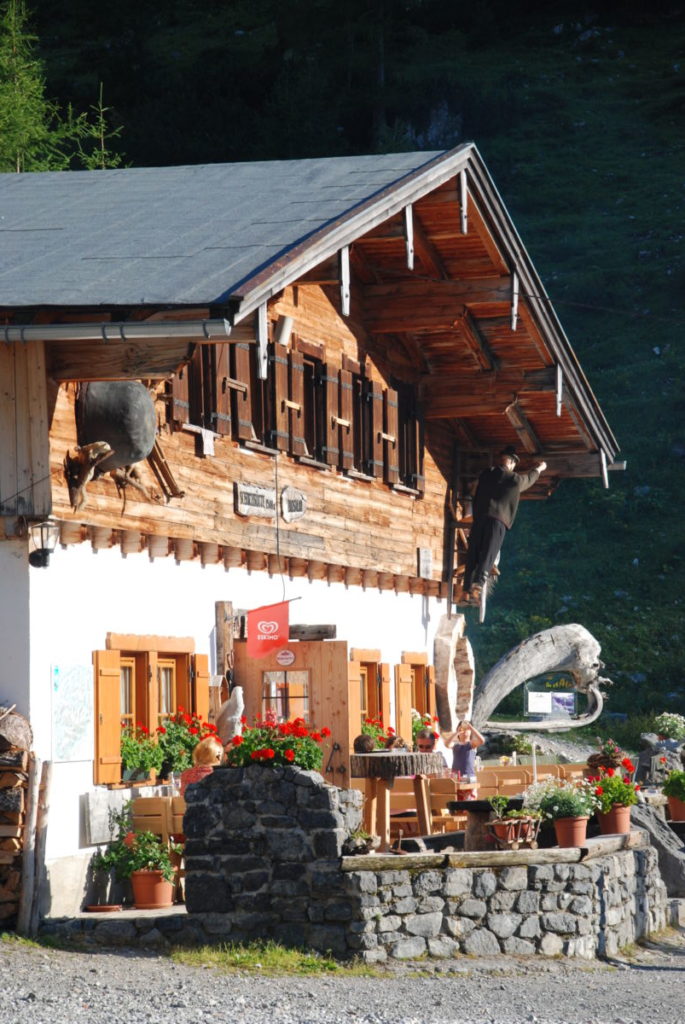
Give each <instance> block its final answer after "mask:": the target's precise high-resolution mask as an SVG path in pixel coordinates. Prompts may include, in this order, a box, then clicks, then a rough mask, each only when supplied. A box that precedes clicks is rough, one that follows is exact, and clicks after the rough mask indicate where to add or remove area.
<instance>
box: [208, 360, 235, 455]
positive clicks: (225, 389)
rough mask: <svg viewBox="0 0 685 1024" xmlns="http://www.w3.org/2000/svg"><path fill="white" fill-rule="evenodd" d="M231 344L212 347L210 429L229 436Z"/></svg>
mask: <svg viewBox="0 0 685 1024" xmlns="http://www.w3.org/2000/svg"><path fill="white" fill-rule="evenodd" d="M231 380H232V375H231V345H229V344H228V342H225V343H224V344H222V345H216V346H215V347H214V409H213V411H212V414H211V420H212V430H214V431H215V432H216V433H217V434H222V435H223V436H225V437H230V436H231V433H232V423H231V386H230V383H229V382H230V381H231Z"/></svg>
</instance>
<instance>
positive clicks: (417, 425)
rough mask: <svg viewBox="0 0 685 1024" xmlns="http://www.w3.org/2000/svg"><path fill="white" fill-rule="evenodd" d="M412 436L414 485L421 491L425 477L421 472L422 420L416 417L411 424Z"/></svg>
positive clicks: (424, 484) (422, 490) (424, 488)
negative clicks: (414, 459) (413, 442)
mask: <svg viewBox="0 0 685 1024" xmlns="http://www.w3.org/2000/svg"><path fill="white" fill-rule="evenodd" d="M412 427H413V430H414V437H415V438H416V448H415V453H416V465H415V473H414V487H415V488H416V490H417V491H421V493H422V494H423V492H424V491H425V490H426V477H425V476H424V472H423V420H422V419H421V418H420V417H417V418H416V419H415V420H414V422H413V424H412Z"/></svg>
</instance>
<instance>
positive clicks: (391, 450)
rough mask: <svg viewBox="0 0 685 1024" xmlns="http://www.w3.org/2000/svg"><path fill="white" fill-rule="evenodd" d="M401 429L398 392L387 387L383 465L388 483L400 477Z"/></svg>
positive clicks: (384, 405)
mask: <svg viewBox="0 0 685 1024" xmlns="http://www.w3.org/2000/svg"><path fill="white" fill-rule="evenodd" d="M399 429H400V420H399V415H398V406H397V392H396V391H394V390H393V388H387V389H386V390H385V391H384V393H383V433H384V437H383V467H384V474H385V482H386V483H387V484H396V483H398V482H399V479H400V460H399V451H400V444H399V441H400V439H399V436H398V431H399Z"/></svg>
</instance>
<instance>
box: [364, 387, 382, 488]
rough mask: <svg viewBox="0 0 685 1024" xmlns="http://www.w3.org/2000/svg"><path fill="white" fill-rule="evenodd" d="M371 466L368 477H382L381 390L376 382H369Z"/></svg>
mask: <svg viewBox="0 0 685 1024" xmlns="http://www.w3.org/2000/svg"><path fill="white" fill-rule="evenodd" d="M369 397H370V400H371V424H372V429H371V434H372V436H371V465H370V467H369V469H368V470H367V472H368V473H369V475H370V476H379V477H380V476H383V436H382V435H383V388H382V387H381V385H380V384H379V383H378V382H377V381H375V380H374V381H371V386H370V389H369Z"/></svg>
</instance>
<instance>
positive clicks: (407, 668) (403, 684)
mask: <svg viewBox="0 0 685 1024" xmlns="http://www.w3.org/2000/svg"><path fill="white" fill-rule="evenodd" d="M412 679H413V672H412V668H411V665H395V728H396V729H397V735H398V736H401V737H402V739H403V740H405V741H406V742H407V743H408V744H409V746H410V747H411V734H412V720H411V684H412Z"/></svg>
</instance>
